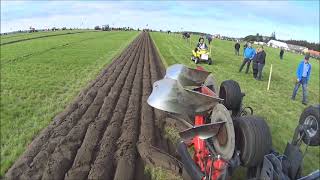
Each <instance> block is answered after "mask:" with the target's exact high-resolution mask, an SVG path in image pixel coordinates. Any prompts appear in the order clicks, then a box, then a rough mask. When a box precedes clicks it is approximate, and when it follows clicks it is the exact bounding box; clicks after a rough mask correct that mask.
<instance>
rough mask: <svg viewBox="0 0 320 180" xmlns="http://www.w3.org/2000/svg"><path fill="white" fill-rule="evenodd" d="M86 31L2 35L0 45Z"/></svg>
mask: <svg viewBox="0 0 320 180" xmlns="http://www.w3.org/2000/svg"><path fill="white" fill-rule="evenodd" d="M85 31H86V30H64V31H41V32H33V33H16V34H9V35H2V36H1V37H0V42H1V43H0V44H3V43H8V42H12V41H17V40H22V39H28V38H37V37H41V36H47V35H58V34H66V33H75V32H85Z"/></svg>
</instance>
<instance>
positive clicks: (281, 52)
mask: <svg viewBox="0 0 320 180" xmlns="http://www.w3.org/2000/svg"><path fill="white" fill-rule="evenodd" d="M283 54H284V50H283V49H282V48H281V49H280V59H281V60H282V59H283Z"/></svg>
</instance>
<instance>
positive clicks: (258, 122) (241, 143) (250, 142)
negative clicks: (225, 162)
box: [234, 116, 272, 167]
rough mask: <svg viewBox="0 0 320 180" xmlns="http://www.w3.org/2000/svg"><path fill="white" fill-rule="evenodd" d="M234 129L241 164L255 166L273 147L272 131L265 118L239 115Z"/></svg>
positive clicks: (235, 120)
mask: <svg viewBox="0 0 320 180" xmlns="http://www.w3.org/2000/svg"><path fill="white" fill-rule="evenodd" d="M234 129H235V140H236V150H239V151H240V160H241V164H242V165H243V166H245V167H255V166H257V165H259V164H260V163H262V162H263V158H264V156H265V155H266V154H269V153H270V151H271V147H272V139H271V133H270V130H269V126H268V125H267V123H266V122H265V120H264V119H263V118H261V117H256V116H241V117H237V118H235V119H234Z"/></svg>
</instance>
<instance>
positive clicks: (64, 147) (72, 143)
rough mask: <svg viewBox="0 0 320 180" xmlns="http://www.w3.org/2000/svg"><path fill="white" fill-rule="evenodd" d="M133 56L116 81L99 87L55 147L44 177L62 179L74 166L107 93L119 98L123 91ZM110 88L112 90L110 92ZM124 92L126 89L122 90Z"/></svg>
mask: <svg viewBox="0 0 320 180" xmlns="http://www.w3.org/2000/svg"><path fill="white" fill-rule="evenodd" d="M133 56H134V55H133V54H132V55H131V56H130V58H129V60H128V61H127V63H126V65H125V66H124V68H121V69H122V70H121V71H120V75H119V76H118V78H117V79H116V81H115V82H114V81H112V82H110V81H108V83H106V84H105V85H104V86H103V87H102V88H100V89H99V92H98V93H97V96H96V98H95V100H94V102H93V103H92V104H91V106H90V107H89V108H88V110H87V111H86V113H85V114H84V116H83V117H82V118H81V119H80V121H79V122H78V124H77V125H75V126H74V127H73V128H72V129H71V131H70V132H69V133H68V135H67V136H66V138H64V139H63V140H62V141H61V142H60V143H59V144H58V147H57V148H55V150H54V152H53V153H52V155H51V157H50V158H49V162H48V163H47V166H46V169H45V170H44V174H43V179H49V178H53V179H62V178H63V177H64V174H65V173H66V171H67V170H68V169H69V168H70V167H71V166H72V163H73V159H74V157H75V155H76V153H77V150H78V149H79V148H80V146H81V144H82V140H83V138H84V136H85V134H86V131H87V128H88V125H89V124H90V123H91V122H92V121H94V120H95V117H96V116H97V115H98V113H99V110H100V108H101V107H102V104H103V101H104V97H105V96H106V94H108V93H109V94H112V96H113V97H114V98H115V99H118V97H119V94H120V92H121V91H119V89H121V88H122V87H123V85H124V82H125V79H126V77H127V74H128V72H129V70H130V68H131V65H132V64H134V63H133V59H134V57H133ZM119 67H121V66H119ZM119 69H120V68H119ZM109 82H110V84H109ZM115 87H117V88H115ZM110 88H111V91H110V92H109V90H110ZM122 92H124V91H123V90H122ZM120 97H121V96H120ZM120 99H121V98H120ZM124 104H125V103H124Z"/></svg>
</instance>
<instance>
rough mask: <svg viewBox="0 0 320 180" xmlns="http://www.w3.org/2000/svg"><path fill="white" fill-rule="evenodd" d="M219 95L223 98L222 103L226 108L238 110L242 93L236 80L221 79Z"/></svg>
mask: <svg viewBox="0 0 320 180" xmlns="http://www.w3.org/2000/svg"><path fill="white" fill-rule="evenodd" d="M219 97H220V98H222V99H224V101H223V105H224V106H225V107H226V108H227V109H228V110H235V111H238V110H239V109H240V107H241V101H242V93H241V89H240V86H239V84H238V83H237V82H236V81H234V80H226V81H223V82H222V83H221V85H220V91H219Z"/></svg>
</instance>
